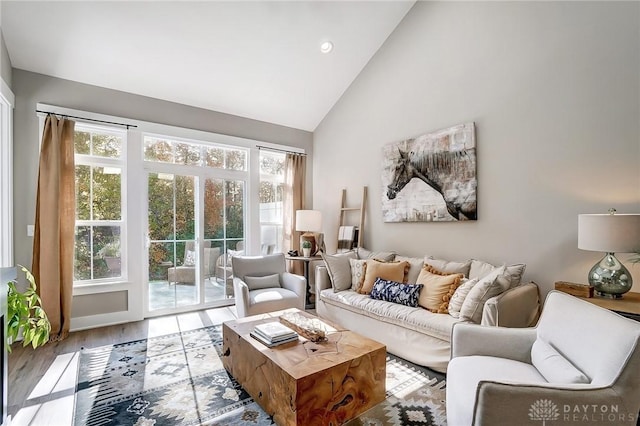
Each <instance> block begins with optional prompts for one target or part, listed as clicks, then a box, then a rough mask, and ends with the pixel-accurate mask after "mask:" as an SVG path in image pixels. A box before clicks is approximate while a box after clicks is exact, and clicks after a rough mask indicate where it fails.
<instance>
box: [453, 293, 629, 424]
mask: <svg viewBox="0 0 640 426" xmlns="http://www.w3.org/2000/svg"><path fill="white" fill-rule="evenodd" d="M639 341H640V322H636V321H633V320H631V319H628V318H624V317H622V316H620V315H618V314H616V313H613V312H611V311H608V310H606V309H603V308H600V307H598V306H595V305H593V304H591V303H588V302H585V301H583V300H580V299H578V298H576V297H573V296H570V295H568V294H565V293H561V292H558V291H551V292H550V293H549V295H548V296H547V300H546V303H545V304H544V307H543V310H542V315H541V317H540V321H539V323H538V325H537V327H535V328H528V329H512V328H500V327H482V326H480V325H472V324H465V323H460V324H456V325H455V326H454V327H453V335H452V341H451V343H452V346H451V358H452V359H451V361H450V362H449V367H448V369H447V421H448V423H449V424H450V425H456V426H464V425H492V426H494V425H516V424H529V423H532V424H533V423H535V424H541V423H539V422H541V421H545V420H548V421H552V420H555V421H557V422H549V423H548V424H556V423H558V424H560V423H562V424H565V423H566V424H569V423H573V424H577V423H580V424H582V422H583V421H584V422H585V423H588V424H590V425H605V424H606V425H612V424H616V425H623V424H627V425H635V424H636V420H637V416H638V410H639V409H640V344H639Z"/></svg>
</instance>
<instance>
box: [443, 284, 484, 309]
mask: <svg viewBox="0 0 640 426" xmlns="http://www.w3.org/2000/svg"><path fill="white" fill-rule="evenodd" d="M476 284H478V279H477V278H474V279H472V280H470V279H468V278H463V279H461V280H460V285H459V286H458V288H456V291H454V292H453V296H451V300H449V307H448V308H447V309H448V311H449V315H451V316H452V317H454V318H460V308H462V304H463V303H464V299H466V298H467V295H468V294H469V292H470V291H471V289H472V288H473V286H474V285H476Z"/></svg>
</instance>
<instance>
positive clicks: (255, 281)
mask: <svg viewBox="0 0 640 426" xmlns="http://www.w3.org/2000/svg"><path fill="white" fill-rule="evenodd" d="M244 282H245V283H247V287H249V291H253V290H260V289H264V288H272V287H280V275H278V274H273V275H265V276H263V277H252V276H249V275H247V276H245V277H244Z"/></svg>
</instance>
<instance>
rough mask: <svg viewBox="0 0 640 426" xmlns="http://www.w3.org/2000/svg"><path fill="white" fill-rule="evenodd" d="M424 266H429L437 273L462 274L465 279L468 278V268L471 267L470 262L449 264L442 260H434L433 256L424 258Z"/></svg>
mask: <svg viewBox="0 0 640 426" xmlns="http://www.w3.org/2000/svg"><path fill="white" fill-rule="evenodd" d="M424 264H425V265H431V266H433V267H434V268H436V269H437V270H438V271H442V272H446V273H448V274H462V275H464V276H465V277H468V276H469V268H470V267H471V261H470V260H467V261H466V262H450V261H448V260H443V259H435V258H434V257H433V256H426V257H425V258H424Z"/></svg>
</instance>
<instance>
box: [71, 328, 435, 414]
mask: <svg viewBox="0 0 640 426" xmlns="http://www.w3.org/2000/svg"><path fill="white" fill-rule="evenodd" d="M221 349H222V327H221V326H220V325H216V326H212V327H206V328H201V329H197V330H192V331H186V332H182V333H175V334H169V335H166V336H160V337H154V338H150V339H144V340H136V341H133V342H127V343H121V344H115V345H109V346H103V347H99V348H95V349H83V350H82V351H81V352H80V361H79V371H78V379H77V384H76V393H75V414H74V424H75V425H76V426H80V425H89V426H97V425H106V424H109V425H135V426H160V425H238V426H240V425H271V424H274V423H273V421H272V419H271V417H270V416H268V415H267V414H266V413H265V412H264V411H263V410H262V409H261V408H260V407H259V406H258V405H257V404H256V403H255V402H254V401H253V400H252V399H251V397H250V396H249V395H248V394H247V393H246V392H245V391H244V390H243V389H242V387H241V386H240V385H239V384H238V383H237V382H236V381H235V380H234V379H233V377H231V376H230V375H229V374H228V373H227V372H226V370H225V369H224V367H223V366H222V361H221V359H220V353H221ZM386 387H387V399H386V400H385V401H384V402H382V403H380V404H378V405H377V406H376V407H374V408H372V409H371V410H369V411H367V412H366V413H364V414H362V415H361V416H360V417H358V418H356V419H354V420H351V421H350V422H349V423H348V424H349V425H351V426H358V425H367V426H369V425H370V426H373V425H376V426H377V425H421V426H422V425H438V426H440V425H446V416H445V382H444V377H443V376H442V375H441V374H439V373H435V372H433V371H431V370H428V369H425V368H422V367H419V366H416V365H413V364H410V363H408V362H407V361H404V360H402V359H400V358H396V357H393V356H388V357H387V380H386Z"/></svg>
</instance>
